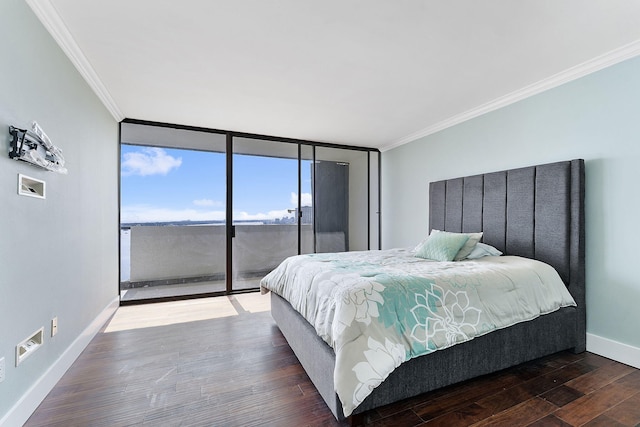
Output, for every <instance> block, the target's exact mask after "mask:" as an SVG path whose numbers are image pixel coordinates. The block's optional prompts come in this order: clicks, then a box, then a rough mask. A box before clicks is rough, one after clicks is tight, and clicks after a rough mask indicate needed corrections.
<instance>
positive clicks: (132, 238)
mask: <svg viewBox="0 0 640 427" xmlns="http://www.w3.org/2000/svg"><path fill="white" fill-rule="evenodd" d="M235 227H236V237H235V238H234V239H233V246H232V254H233V264H232V266H233V268H232V275H233V280H232V283H233V289H234V290H246V289H255V288H258V287H259V286H260V279H262V277H264V276H265V275H266V274H267V273H269V272H270V271H271V270H272V269H274V268H275V267H276V266H278V264H280V263H281V262H282V261H283V260H284V259H285V258H287V257H289V256H292V255H296V254H297V252H298V240H297V239H298V226H297V225H296V224H252V223H249V224H237V225H236V226H235ZM300 238H301V250H302V253H311V252H313V245H314V239H313V226H312V225H309V224H307V225H302V226H301V235H300ZM316 247H317V248H318V249H319V250H318V251H319V252H337V251H343V250H345V247H346V245H345V236H344V233H342V232H335V233H316ZM225 269H226V227H225V226H224V225H162V226H160V225H158V226H156V225H143V226H131V227H130V228H128V227H123V228H122V229H121V285H120V286H121V299H122V301H133V300H143V299H149V298H162V297H172V296H178V295H192V294H201V293H212V292H224V291H225V290H226V280H225V277H226V272H225Z"/></svg>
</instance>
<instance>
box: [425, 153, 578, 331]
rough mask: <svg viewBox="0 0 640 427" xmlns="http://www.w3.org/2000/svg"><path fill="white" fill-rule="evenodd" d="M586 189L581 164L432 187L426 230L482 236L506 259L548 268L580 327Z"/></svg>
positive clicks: (555, 165) (515, 171) (540, 167)
mask: <svg viewBox="0 0 640 427" xmlns="http://www.w3.org/2000/svg"><path fill="white" fill-rule="evenodd" d="M584 185H585V184H584V160H582V159H577V160H570V161H565V162H557V163H550V164H544V165H537V166H530V167H525V168H520V169H511V170H506V171H501V172H492V173H486V174H482V175H474V176H468V177H464V178H455V179H447V180H444V181H438V182H432V183H431V184H430V185H429V226H430V229H438V230H446V231H453V232H478V231H483V232H484V235H483V241H484V242H485V243H488V244H490V245H492V246H495V247H496V248H498V249H499V250H500V251H502V252H504V254H505V255H519V256H523V257H527V258H533V259H537V260H540V261H543V262H546V263H547V264H550V265H552V266H553V267H554V268H555V269H556V270H557V271H558V273H559V274H560V277H562V280H563V281H564V282H565V283H566V284H567V287H568V288H569V291H570V292H571V294H572V295H573V297H574V299H575V300H576V303H577V304H578V306H579V310H580V311H581V316H580V318H581V319H582V328H584V323H585V311H584V305H585V293H584V290H585V221H584V194H585V189H584V188H585V187H584ZM579 332H581V333H582V335H584V330H583V331H579ZM579 336H580V335H579Z"/></svg>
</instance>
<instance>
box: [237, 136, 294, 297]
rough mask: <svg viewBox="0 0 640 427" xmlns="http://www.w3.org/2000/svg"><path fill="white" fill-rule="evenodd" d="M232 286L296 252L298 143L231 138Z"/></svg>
mask: <svg viewBox="0 0 640 427" xmlns="http://www.w3.org/2000/svg"><path fill="white" fill-rule="evenodd" d="M232 191H233V246H232V260H233V261H232V266H233V269H232V272H233V274H232V278H233V280H232V290H241V289H252V288H258V287H259V286H260V284H259V282H260V279H261V278H262V277H264V276H265V275H266V274H267V273H269V271H271V270H272V269H274V268H275V267H276V266H277V265H278V264H280V263H281V262H282V261H283V260H284V259H285V258H287V257H289V256H292V255H297V254H298V219H299V218H298V215H297V213H298V212H299V207H298V193H299V190H298V145H297V144H288V143H283V142H273V141H263V140H259V139H250V138H234V139H233V187H232Z"/></svg>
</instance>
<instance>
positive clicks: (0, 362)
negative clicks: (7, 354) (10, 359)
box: [0, 357, 5, 383]
mask: <svg viewBox="0 0 640 427" xmlns="http://www.w3.org/2000/svg"><path fill="white" fill-rule="evenodd" d="M4 369H5V367H4V357H2V358H0V383H1V382H2V381H4Z"/></svg>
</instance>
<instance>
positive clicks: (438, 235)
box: [416, 230, 469, 261]
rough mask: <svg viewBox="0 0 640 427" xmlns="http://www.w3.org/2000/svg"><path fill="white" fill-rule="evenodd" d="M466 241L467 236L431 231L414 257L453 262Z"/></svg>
mask: <svg viewBox="0 0 640 427" xmlns="http://www.w3.org/2000/svg"><path fill="white" fill-rule="evenodd" d="M467 240H469V236H467V235H466V234H462V233H448V232H446V231H438V230H432V231H431V234H430V235H429V237H428V238H427V240H425V241H424V242H423V244H422V246H420V248H419V249H418V251H417V252H416V256H417V257H419V258H425V259H432V260H434V261H453V259H454V258H455V256H456V254H457V253H458V251H459V250H460V248H462V247H463V246H464V244H465V243H467Z"/></svg>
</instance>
